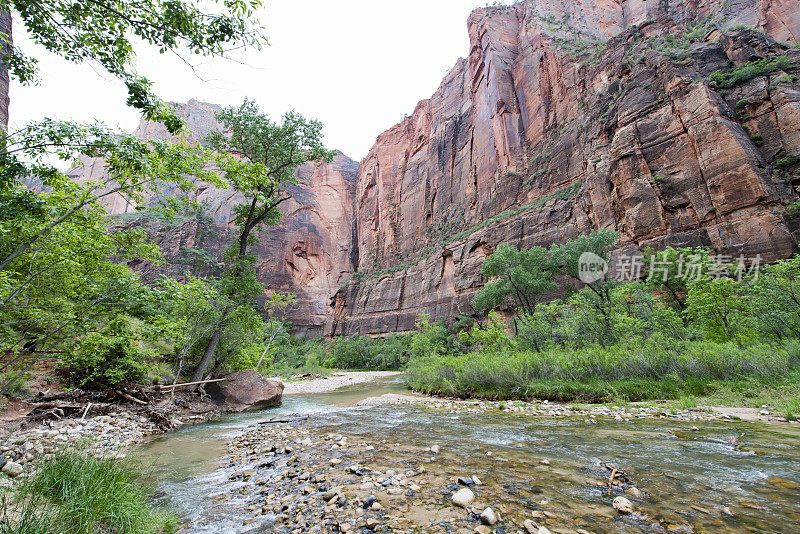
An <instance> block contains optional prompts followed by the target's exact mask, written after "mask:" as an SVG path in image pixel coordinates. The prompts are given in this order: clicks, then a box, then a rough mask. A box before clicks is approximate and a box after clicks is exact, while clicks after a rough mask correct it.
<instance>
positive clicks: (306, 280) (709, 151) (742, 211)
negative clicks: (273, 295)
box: [77, 0, 800, 335]
mask: <svg viewBox="0 0 800 534" xmlns="http://www.w3.org/2000/svg"><path fill="white" fill-rule="evenodd" d="M796 7H797V6H796V2H795V1H793V0H742V1H737V2H725V1H722V0H694V1H691V2H683V1H681V2H677V1H675V0H586V1H581V2H570V1H566V0H536V1H525V2H521V3H519V4H515V5H513V6H498V7H493V8H485V9H478V10H476V11H474V12H473V13H472V14H471V16H470V17H469V20H468V22H467V29H468V32H469V36H470V43H471V46H470V50H469V55H468V57H467V58H466V59H460V60H458V61H457V63H456V65H455V66H454V67H453V69H452V70H451V71H450V72H449V73H448V74H447V75H446V76H445V78H444V80H442V83H441V85H440V86H439V88H438V90H437V91H436V92H435V93H434V94H433V95H432V96H431V97H430V98H429V99H427V100H423V101H421V102H420V103H419V104H418V105H417V107H416V108H415V109H414V111H413V113H412V114H411V115H410V116H408V117H407V118H406V119H404V120H403V121H402V122H401V123H399V124H397V125H395V126H393V127H392V128H390V129H389V130H387V131H385V132H384V133H382V134H381V135H379V136H378V138H377V140H376V142H375V145H374V146H373V147H372V149H371V150H370V152H369V154H368V155H367V157H366V158H365V159H364V160H363V161H362V162H361V164H360V165H357V164H356V163H355V162H353V161H352V160H350V159H348V158H346V157H345V156H343V155H339V156H338V157H337V158H336V160H335V161H334V162H333V164H331V165H323V166H321V167H318V168H314V167H313V166H307V167H305V168H303V169H300V170H299V172H298V177H299V178H300V182H301V183H300V185H298V186H297V187H296V188H294V189H293V191H292V192H293V194H294V201H292V203H291V204H290V205H287V206H285V217H284V220H283V222H282V223H281V225H280V226H279V227H277V228H273V229H270V231H269V232H267V233H263V234H262V235H261V236H260V237H261V239H260V240H259V244H258V246H257V251H256V252H257V255H258V257H259V266H258V273H259V277H260V279H261V280H262V281H264V282H266V283H267V284H268V286H269V287H270V288H273V289H280V290H284V291H294V292H296V293H297V294H298V295H300V303H299V305H298V307H297V308H295V309H294V310H292V311H291V314H290V319H291V320H292V321H293V322H294V323H295V324H296V325H298V329H299V330H300V332H301V333H306V334H309V335H320V334H323V333H324V334H327V335H336V334H347V335H350V334H355V333H361V334H381V333H385V332H393V331H406V330H409V329H411V328H412V327H413V324H414V321H415V319H416V317H417V315H418V314H419V313H420V312H421V311H425V312H427V313H429V314H430V315H431V316H432V317H433V318H434V319H443V320H445V321H451V320H452V319H453V318H454V317H455V316H456V315H457V314H458V313H471V312H472V310H471V308H470V304H469V303H470V300H471V299H472V296H473V295H474V293H475V292H476V291H477V290H478V289H479V288H480V287H481V285H482V283H483V280H482V279H481V275H480V267H481V263H482V261H483V259H484V258H485V257H486V256H487V255H489V254H491V252H492V251H493V250H494V248H495V247H496V246H497V245H498V244H499V243H501V242H507V243H511V244H513V245H516V246H521V247H530V246H533V245H542V246H548V245H550V244H552V243H557V242H563V241H565V240H567V239H569V238H572V237H575V236H576V235H578V234H581V233H584V232H588V231H590V230H592V229H597V228H609V229H614V230H616V231H618V232H619V234H620V236H621V238H620V243H619V246H620V250H624V251H628V252H631V251H635V250H636V249H639V250H641V249H643V248H645V247H655V248H658V247H663V246H665V245H672V246H700V245H703V246H707V247H711V248H714V249H716V250H717V251H718V252H719V253H724V254H730V255H733V256H738V255H740V254H742V255H745V256H747V257H753V256H755V255H757V254H760V255H761V256H762V258H763V259H764V260H766V261H770V260H776V259H779V258H784V257H788V256H790V255H791V254H792V253H793V252H794V251H795V249H796V244H797V242H798V239H800V224H798V213H800V198H798V186H800V173H799V172H800V170H799V167H798V161H800V160H799V159H798V158H800V83H798V81H797V80H798V76H799V75H800V70H799V69H797V67H796V66H797V65H798V64H800V49H797V48H792V47H791V46H790V45H791V44H793V43H798V42H800V18H798V17H800V15H799V14H798V13H800V10H797V9H796ZM744 26H747V27H750V28H751V29H746V28H743V27H744ZM754 29H757V30H759V31H755V30H754ZM758 60H761V62H760V63H753V62H754V61H758ZM767 62H771V63H769V64H767ZM765 65H766V66H767V67H768V68H767V67H765ZM737 69H738V70H737ZM716 71H721V72H725V73H733V74H734V75H735V76H729V77H727V78H725V77H720V76H719V74H715V75H714V76H712V74H713V73H715V72H716ZM215 109H216V108H215V107H214V106H212V105H209V104H202V103H199V102H196V101H192V102H189V103H188V104H186V105H185V106H183V107H182V109H181V114H182V115H183V117H184V119H185V120H187V122H188V123H189V124H190V127H191V128H194V129H195V130H196V133H197V135H198V138H202V135H201V133H202V134H204V133H205V132H207V131H208V130H210V129H211V128H213V127H215V123H214V122H213V111H214V110H215ZM138 134H139V135H141V136H143V137H163V136H165V135H166V132H164V131H163V130H162V129H159V127H157V126H155V125H151V124H143V125H142V126H141V127H140V128H139V130H138ZM91 165H99V163H98V162H87V165H86V166H85V169H87V170H82V171H81V172H79V173H77V174H82V173H90V174H91V173H94V172H101V171H102V167H98V169H99V170H96V169H94V168H92V166H91ZM197 198H198V200H201V201H203V202H204V203H205V204H206V205H207V215H208V217H207V218H205V219H203V218H198V219H196V220H194V219H193V220H186V221H183V222H182V223H181V225H180V227H179V228H175V227H167V226H165V225H164V223H161V222H158V221H142V220H139V221H137V222H134V223H131V224H146V225H148V227H149V228H150V230H151V232H153V234H154V235H155V236H156V238H157V240H158V241H159V242H160V243H161V245H162V248H163V249H164V250H165V251H166V253H167V255H168V257H169V258H170V259H171V264H170V266H168V267H167V269H168V270H171V271H170V272H172V274H179V273H180V272H183V271H184V270H186V269H187V268H192V269H194V270H195V271H201V272H202V269H203V261H202V260H203V254H204V253H210V254H212V255H218V254H219V253H220V252H221V251H222V250H223V248H224V247H225V244H226V241H229V240H230V237H229V236H228V235H227V234H226V233H225V232H226V231H227V226H228V224H229V221H230V213H231V211H230V210H231V207H232V206H233V205H235V204H236V203H237V202H236V201H237V199H236V197H235V195H232V194H229V193H228V192H225V191H218V190H215V189H213V188H200V189H199V190H198V191H197ZM109 209H110V210H112V211H113V212H115V213H125V212H127V211H131V209H130V206H127V205H126V204H125V203H124V199H114V200H113V201H112V202H110V205H109ZM138 267H139V268H140V269H142V270H144V271H147V269H148V266H138Z"/></svg>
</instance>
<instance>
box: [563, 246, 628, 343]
mask: <svg viewBox="0 0 800 534" xmlns="http://www.w3.org/2000/svg"><path fill="white" fill-rule="evenodd" d="M618 238H619V234H617V233H616V232H614V231H611V230H595V231H593V232H590V233H589V234H584V235H580V236H578V237H576V238H574V239H570V240H568V241H567V242H566V243H564V244H563V245H554V246H552V247H550V254H551V258H552V261H553V263H554V264H555V265H557V266H558V269H559V270H560V272H562V273H564V274H566V275H567V276H569V277H571V278H574V279H575V280H579V281H580V279H581V271H580V270H581V256H582V255H584V254H585V253H590V254H594V255H595V256H598V257H600V258H601V259H602V260H604V261H606V262H608V260H609V257H610V252H611V247H612V246H613V245H614V243H615V242H616V241H617V239H618ZM614 285H615V284H614V281H613V280H610V279H609V278H608V277H607V276H604V277H603V278H600V279H598V280H595V281H593V282H591V283H588V284H586V288H588V289H589V291H591V293H592V294H593V295H594V297H590V296H589V295H588V294H586V295H582V296H576V297H575V298H580V299H581V300H582V302H581V303H580V304H578V306H579V307H584V306H588V307H589V308H590V309H591V310H592V312H593V313H595V314H597V316H598V319H599V320H600V323H599V324H600V325H602V326H603V328H604V329H605V331H606V332H607V333H608V334H609V335H610V334H611V329H612V328H613V324H612V317H611V303H612V299H611V289H612V288H613V287H614ZM598 338H599V339H603V336H602V335H599V336H598Z"/></svg>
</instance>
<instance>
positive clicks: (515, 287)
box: [472, 243, 558, 315]
mask: <svg viewBox="0 0 800 534" xmlns="http://www.w3.org/2000/svg"><path fill="white" fill-rule="evenodd" d="M481 274H482V275H483V278H484V279H485V280H487V282H486V285H484V286H483V288H481V290H480V291H478V292H477V293H476V294H475V297H473V299H472V307H473V308H475V309H476V310H478V311H484V310H489V309H492V308H495V307H497V306H501V305H509V306H512V307H513V308H519V309H520V310H521V311H522V312H523V313H525V314H528V315H530V314H533V313H534V311H535V309H536V304H537V303H538V302H539V301H540V300H541V298H542V296H543V295H544V294H545V293H547V292H548V291H553V290H554V289H556V288H557V287H558V286H556V284H555V282H554V281H553V265H552V262H551V261H550V257H549V253H548V251H547V250H545V249H544V248H542V247H533V248H531V249H528V250H526V249H522V250H517V249H516V248H515V247H513V246H511V245H509V244H507V243H502V244H500V245H499V246H498V247H497V249H496V250H495V251H494V252H493V253H492V254H491V255H490V256H489V257H487V258H486V259H485V260H484V261H483V265H482V266H481Z"/></svg>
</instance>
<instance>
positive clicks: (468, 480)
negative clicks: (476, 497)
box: [458, 477, 475, 486]
mask: <svg viewBox="0 0 800 534" xmlns="http://www.w3.org/2000/svg"><path fill="white" fill-rule="evenodd" d="M458 483H459V484H461V485H462V486H471V485H473V484H474V483H475V482H474V481H473V480H472V477H458Z"/></svg>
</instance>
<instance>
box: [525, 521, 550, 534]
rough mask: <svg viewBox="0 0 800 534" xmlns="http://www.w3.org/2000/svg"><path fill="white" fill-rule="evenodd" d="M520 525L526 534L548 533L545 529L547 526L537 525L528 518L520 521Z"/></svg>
mask: <svg viewBox="0 0 800 534" xmlns="http://www.w3.org/2000/svg"><path fill="white" fill-rule="evenodd" d="M522 526H523V527H524V528H525V532H527V533H528V534H550V531H549V530H547V528H545V527H537V526H536V525H535V524H534V523H533V521H531V520H530V519H526V520H525V521H524V522H523V523H522Z"/></svg>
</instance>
